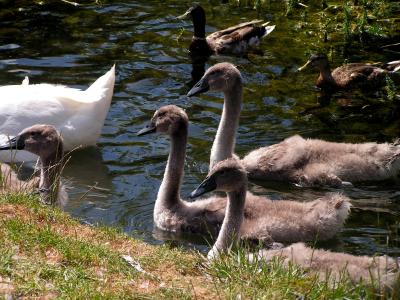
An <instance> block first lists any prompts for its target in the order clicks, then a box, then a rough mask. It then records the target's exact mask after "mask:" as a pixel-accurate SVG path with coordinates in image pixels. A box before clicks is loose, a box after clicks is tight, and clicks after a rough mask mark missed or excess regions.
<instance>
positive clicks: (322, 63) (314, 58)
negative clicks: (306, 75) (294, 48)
mask: <svg viewBox="0 0 400 300" xmlns="http://www.w3.org/2000/svg"><path fill="white" fill-rule="evenodd" d="M308 66H312V67H316V68H318V69H320V70H321V69H325V68H327V67H329V60H328V57H327V56H326V54H323V53H317V54H313V55H311V56H310V58H309V59H308V61H307V62H306V63H305V64H304V66H302V67H300V68H298V69H297V71H302V70H304V69H305V68H307V67H308Z"/></svg>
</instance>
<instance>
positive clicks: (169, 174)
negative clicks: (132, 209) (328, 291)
mask: <svg viewBox="0 0 400 300" xmlns="http://www.w3.org/2000/svg"><path fill="white" fill-rule="evenodd" d="M187 127H188V125H187V124H185V123H183V122H182V123H181V124H180V126H179V128H178V129H176V130H175V132H173V133H172V134H171V135H170V138H171V149H170V152H169V156H168V162H167V166H166V168H165V173H164V178H163V181H162V183H161V186H160V189H159V191H158V195H157V200H156V204H155V208H154V215H155V216H156V215H157V214H158V212H159V210H163V209H164V208H168V209H170V208H171V207H172V206H174V205H176V204H178V203H179V202H180V187H181V182H182V177H183V170H184V166H185V155H186V142H187V135H188V128H187Z"/></svg>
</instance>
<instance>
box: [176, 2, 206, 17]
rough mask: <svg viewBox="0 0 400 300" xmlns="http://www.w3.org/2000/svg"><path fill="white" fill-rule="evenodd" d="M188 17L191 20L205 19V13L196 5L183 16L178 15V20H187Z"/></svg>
mask: <svg viewBox="0 0 400 300" xmlns="http://www.w3.org/2000/svg"><path fill="white" fill-rule="evenodd" d="M189 17H190V18H191V19H192V20H196V19H205V17H206V13H205V11H204V9H203V8H202V7H201V6H200V5H198V4H196V5H193V6H192V7H190V8H189V9H188V10H187V11H186V12H185V13H184V14H183V15H180V16H179V17H178V19H187V18H189Z"/></svg>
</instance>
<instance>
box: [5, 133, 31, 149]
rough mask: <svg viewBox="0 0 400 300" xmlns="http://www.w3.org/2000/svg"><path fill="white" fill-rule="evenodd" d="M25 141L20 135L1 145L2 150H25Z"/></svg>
mask: <svg viewBox="0 0 400 300" xmlns="http://www.w3.org/2000/svg"><path fill="white" fill-rule="evenodd" d="M24 148H25V143H24V141H23V140H22V139H20V138H19V137H18V136H16V137H14V138H12V139H10V140H8V141H7V142H5V143H3V144H1V145H0V150H23V149H24Z"/></svg>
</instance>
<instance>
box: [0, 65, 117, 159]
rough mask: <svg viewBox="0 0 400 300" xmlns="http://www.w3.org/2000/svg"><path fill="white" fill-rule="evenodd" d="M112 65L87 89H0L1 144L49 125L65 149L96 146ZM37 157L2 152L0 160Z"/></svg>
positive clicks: (24, 86)
mask: <svg viewBox="0 0 400 300" xmlns="http://www.w3.org/2000/svg"><path fill="white" fill-rule="evenodd" d="M114 82H115V65H114V66H113V67H112V68H111V69H110V70H109V71H108V72H107V73H106V74H104V75H103V76H101V77H100V78H98V79H97V80H96V81H95V82H94V83H93V84H92V85H91V86H90V87H89V88H88V89H87V90H85V91H82V90H79V89H74V88H69V87H66V86H62V85H53V84H45V83H43V84H29V80H28V79H27V78H25V80H24V81H23V83H22V84H21V85H6V86H1V87H0V97H1V101H0V143H5V142H7V141H8V139H9V138H10V137H14V136H15V135H17V134H18V133H19V132H20V131H21V130H22V129H24V128H26V127H29V126H32V125H34V124H50V125H53V126H55V127H56V128H57V130H59V131H60V133H61V134H62V135H63V138H64V149H65V150H66V151H69V150H72V149H74V148H76V147H79V146H90V145H95V144H96V140H97V139H98V138H99V136H100V133H101V129H102V127H103V124H104V120H105V118H106V115H107V113H108V110H109V108H110V103H111V99H112V95H113V90H114ZM36 158H37V157H36V156H35V155H33V154H31V153H28V152H27V151H17V153H15V151H14V153H12V152H11V151H1V152H0V161H5V162H10V161H13V162H22V161H28V162H32V161H35V160H36Z"/></svg>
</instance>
